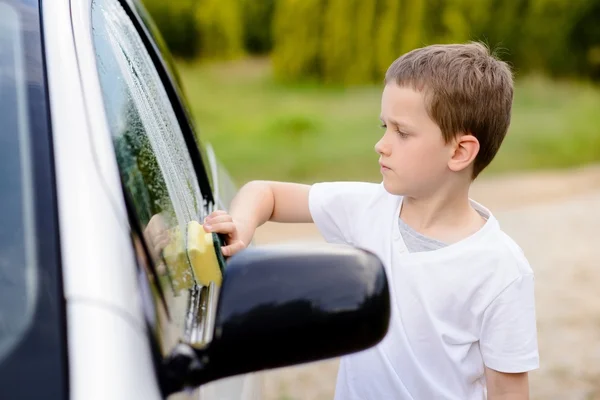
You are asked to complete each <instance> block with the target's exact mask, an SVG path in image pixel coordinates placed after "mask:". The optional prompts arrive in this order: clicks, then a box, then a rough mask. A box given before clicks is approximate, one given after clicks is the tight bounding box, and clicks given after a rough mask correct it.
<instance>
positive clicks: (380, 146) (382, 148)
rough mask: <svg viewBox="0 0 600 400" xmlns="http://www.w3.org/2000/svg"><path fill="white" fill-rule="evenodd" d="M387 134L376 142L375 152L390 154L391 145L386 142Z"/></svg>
mask: <svg viewBox="0 0 600 400" xmlns="http://www.w3.org/2000/svg"><path fill="white" fill-rule="evenodd" d="M384 138H385V135H384V136H383V137H382V138H381V139H379V141H377V143H375V152H376V153H377V154H380V155H385V156H387V155H389V154H390V151H389V146H388V145H387V144H386V143H385V140H384Z"/></svg>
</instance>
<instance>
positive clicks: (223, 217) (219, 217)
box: [205, 214, 233, 225]
mask: <svg viewBox="0 0 600 400" xmlns="http://www.w3.org/2000/svg"><path fill="white" fill-rule="evenodd" d="M232 221H233V218H231V215H229V214H223V215H217V216H216V217H209V218H207V219H206V221H205V223H207V224H209V225H215V224H218V223H221V222H232Z"/></svg>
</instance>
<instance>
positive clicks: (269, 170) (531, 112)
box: [178, 60, 600, 183]
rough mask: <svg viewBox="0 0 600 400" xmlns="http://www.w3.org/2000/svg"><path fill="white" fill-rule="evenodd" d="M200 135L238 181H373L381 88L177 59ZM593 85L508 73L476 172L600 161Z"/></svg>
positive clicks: (597, 93)
mask: <svg viewBox="0 0 600 400" xmlns="http://www.w3.org/2000/svg"><path fill="white" fill-rule="evenodd" d="M178 66H179V72H180V74H181V79H182V83H183V86H184V92H185V93H186V95H187V98H188V100H189V103H190V106H191V111H192V114H193V117H194V119H195V120H196V122H197V127H198V130H199V133H200V136H201V138H202V140H203V141H209V142H210V143H211V144H212V145H213V146H214V148H215V151H216V153H217V155H218V156H219V158H220V160H221V161H222V163H223V164H224V165H225V166H226V168H227V169H228V170H229V171H230V172H231V174H232V176H233V177H234V178H235V179H236V180H237V181H238V183H241V182H245V181H247V180H250V179H281V180H285V179H289V180H297V181H305V182H312V181H317V180H345V179H356V180H371V181H372V180H375V181H376V180H378V179H380V175H379V169H378V165H377V155H376V154H375V152H374V150H373V147H374V145H375V142H376V141H377V140H378V138H379V135H380V134H381V130H380V129H379V128H378V126H379V124H380V123H379V108H380V95H381V87H380V86H377V85H370V86H364V87H353V88H343V87H331V86H327V87H324V86H320V85H317V84H314V83H305V84H283V83H278V82H276V81H275V80H274V79H273V77H272V75H271V70H270V67H269V64H268V62H267V61H266V60H244V61H237V62H231V63H221V64H200V63H183V62H180V63H179V64H178ZM599 105H600V88H598V87H595V86H593V85H591V84H587V83H577V82H556V81H551V80H548V79H545V78H540V77H529V78H524V79H521V80H519V81H518V82H517V84H516V88H515V103H514V107H513V119H512V125H511V128H510V131H509V133H508V136H507V137H506V139H505V141H504V143H503V145H502V148H501V150H500V152H499V153H498V155H497V156H496V158H495V160H494V161H493V162H492V164H491V165H490V167H489V168H488V170H486V171H485V172H484V173H483V175H489V174H497V173H503V172H509V171H519V170H530V169H539V168H562V167H570V166H577V165H582V164H586V163H591V162H597V161H600V113H598V111H597V110H598V106H599Z"/></svg>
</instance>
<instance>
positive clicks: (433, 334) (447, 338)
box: [205, 43, 539, 400]
mask: <svg viewBox="0 0 600 400" xmlns="http://www.w3.org/2000/svg"><path fill="white" fill-rule="evenodd" d="M512 98H513V80H512V74H511V71H510V69H509V67H508V66H507V65H506V64H505V63H504V62H501V61H499V60H497V59H496V58H495V57H494V56H492V55H490V53H489V51H488V49H487V48H486V47H485V46H483V45H481V44H478V43H470V44H454V45H434V46H428V47H424V48H420V49H416V50H413V51H411V52H409V53H407V54H405V55H403V56H402V57H400V58H399V59H397V60H396V61H394V63H393V64H392V65H391V66H390V67H389V69H388V71H387V73H386V77H385V87H384V90H383V95H382V100H381V116H380V119H381V122H382V127H383V129H384V133H383V137H382V138H381V139H380V140H379V141H378V142H377V144H376V145H375V150H376V152H377V153H378V154H379V164H380V167H381V174H382V176H383V182H382V183H381V184H374V183H358V182H333V183H319V184H315V185H312V186H308V185H300V184H294V183H281V182H261V181H256V182H251V183H249V184H247V185H245V186H244V187H243V188H242V189H241V190H240V191H239V193H238V195H237V196H236V198H235V199H234V201H233V202H232V205H231V210H230V214H227V213H225V212H223V211H217V212H215V213H213V214H211V215H210V216H209V217H208V218H207V219H206V221H205V229H207V230H212V231H217V232H222V233H226V234H228V235H229V239H228V242H227V245H226V246H224V247H223V252H224V254H226V255H232V254H234V253H236V252H238V251H240V250H241V249H243V248H244V247H245V245H246V243H249V242H250V240H251V238H252V236H253V235H254V232H255V229H256V228H257V227H258V226H260V225H261V224H263V223H264V222H266V221H269V220H270V221H278V222H312V221H314V222H315V224H316V225H317V227H318V229H319V231H320V232H321V233H322V235H323V236H324V238H325V239H326V240H327V241H328V242H334V243H345V244H349V245H352V246H356V247H360V248H363V249H367V250H370V251H372V252H374V253H375V254H377V255H378V256H379V257H380V259H381V260H382V262H383V263H384V265H385V268H386V272H387V275H388V279H389V282H390V292H391V298H392V316H391V320H390V328H389V331H388V334H387V336H386V337H385V339H384V340H383V341H382V342H381V343H380V344H378V345H377V346H375V347H374V348H372V349H369V350H366V351H363V352H359V353H356V354H351V355H348V356H345V357H342V360H341V363H340V370H339V373H338V379H337V386H336V396H335V398H336V399H338V400H347V399H351V400H367V399H369V400H384V399H415V400H430V399H457V400H458V399H460V400H465V399H484V398H486V396H487V398H488V399H491V400H495V399H527V398H528V397H529V384H528V377H527V372H528V371H531V370H533V369H536V368H538V364H539V361H538V350H537V336H536V323H535V305H534V279H533V272H532V270H531V268H530V266H529V264H528V262H527V260H526V259H525V257H524V255H523V253H522V251H521V249H520V248H519V247H518V246H517V245H516V244H515V243H514V242H513V241H512V240H511V239H510V238H509V237H508V236H507V235H506V234H505V233H503V232H502V231H501V230H500V227H499V224H498V221H497V220H496V219H495V218H494V216H493V215H492V214H491V212H490V211H489V210H488V209H486V208H485V207H484V206H482V205H480V204H478V203H476V202H474V201H472V200H470V199H469V197H468V194H469V187H470V185H471V182H472V181H473V179H475V178H476V177H477V175H478V174H479V173H480V172H481V171H482V170H483V169H484V168H485V167H486V166H487V165H488V164H489V163H490V161H492V159H493V158H494V156H495V154H496V152H497V151H498V149H499V147H500V144H501V142H502V140H503V139H504V136H505V134H506V131H507V129H508V127H509V123H510V116H511V105H512ZM332 151H335V149H332Z"/></svg>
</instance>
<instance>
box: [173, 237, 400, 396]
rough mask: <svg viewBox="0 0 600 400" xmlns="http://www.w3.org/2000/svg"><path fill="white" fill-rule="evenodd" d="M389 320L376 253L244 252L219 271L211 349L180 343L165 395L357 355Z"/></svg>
mask: <svg viewBox="0 0 600 400" xmlns="http://www.w3.org/2000/svg"><path fill="white" fill-rule="evenodd" d="M389 318H390V297H389V290H388V282H387V278H386V275H385V270H384V268H383V265H382V264H381V261H380V260H379V259H378V258H377V257H376V256H375V255H373V254H371V253H368V252H365V251H362V250H358V249H355V248H351V247H347V246H331V245H328V246H321V247H317V248H313V249H300V248H290V247H287V246H272V247H257V248H249V249H246V250H244V251H242V252H240V253H239V254H237V255H235V256H233V257H232V258H231V259H230V261H229V263H228V266H227V268H226V270H225V274H224V278H223V283H222V286H221V290H220V295H219V301H218V305H217V312H216V317H215V325H214V332H213V337H212V340H211V341H210V343H209V344H208V345H207V346H206V347H204V348H202V349H197V348H192V347H190V346H189V345H185V344H181V345H179V346H178V347H177V348H176V349H175V351H174V353H173V354H172V355H171V356H170V357H169V358H168V359H167V360H166V363H165V366H164V367H165V370H164V372H165V379H166V383H167V384H166V387H167V392H169V393H172V392H175V391H179V390H181V389H183V388H184V387H190V386H191V387H195V386H199V385H202V384H205V383H207V382H210V381H214V380H217V379H221V378H225V377H228V376H233V375H238V374H243V373H248V372H253V371H260V370H265V369H271V368H278V367H284V366H288V365H293V364H299V363H304V362H311V361H317V360H322V359H326V358H332V357H336V356H340V355H343V354H348V353H353V352H357V351H361V350H364V349H367V348H369V347H371V346H374V345H375V344H377V343H378V342H379V341H381V340H382V339H383V338H384V337H385V335H386V333H387V329H388V325H389Z"/></svg>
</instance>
